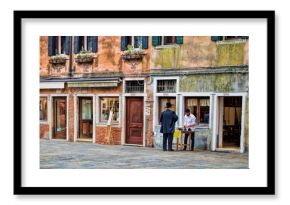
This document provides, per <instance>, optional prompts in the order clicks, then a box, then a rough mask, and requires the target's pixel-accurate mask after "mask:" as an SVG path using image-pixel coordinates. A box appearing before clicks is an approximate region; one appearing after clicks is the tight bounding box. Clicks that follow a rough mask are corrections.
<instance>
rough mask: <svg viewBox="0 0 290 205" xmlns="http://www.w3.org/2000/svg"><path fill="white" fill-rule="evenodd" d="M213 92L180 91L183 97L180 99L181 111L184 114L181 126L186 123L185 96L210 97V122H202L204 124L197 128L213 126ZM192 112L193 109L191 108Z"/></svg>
mask: <svg viewBox="0 0 290 205" xmlns="http://www.w3.org/2000/svg"><path fill="white" fill-rule="evenodd" d="M211 94H212V93H209V92H196V93H191V92H182V93H180V95H181V98H182V100H181V101H180V113H181V114H182V120H181V124H180V126H183V123H184V119H183V118H184V117H183V116H184V115H183V113H184V110H185V107H184V105H185V98H199V97H209V120H208V124H204V123H203V124H202V125H204V126H201V127H197V129H210V128H211V127H212V126H211V124H212V123H211V122H212V118H211V113H212V107H211V104H212V100H213V99H212V96H211ZM191 112H192V110H191Z"/></svg>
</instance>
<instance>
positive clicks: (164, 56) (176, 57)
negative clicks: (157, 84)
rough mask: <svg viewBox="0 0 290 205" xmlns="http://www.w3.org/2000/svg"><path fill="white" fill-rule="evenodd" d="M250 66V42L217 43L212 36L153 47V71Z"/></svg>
mask: <svg viewBox="0 0 290 205" xmlns="http://www.w3.org/2000/svg"><path fill="white" fill-rule="evenodd" d="M244 64H248V41H236V42H234V43H233V42H223V43H216V42H214V41H212V40H211V37H210V36H184V43H183V44H181V45H166V46H157V47H152V50H151V56H150V66H151V68H153V69H161V68H162V69H166V68H195V67H217V66H234V65H244Z"/></svg>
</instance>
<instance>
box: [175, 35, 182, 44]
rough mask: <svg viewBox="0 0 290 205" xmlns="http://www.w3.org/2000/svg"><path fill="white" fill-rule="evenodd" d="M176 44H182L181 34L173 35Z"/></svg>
mask: <svg viewBox="0 0 290 205" xmlns="http://www.w3.org/2000/svg"><path fill="white" fill-rule="evenodd" d="M175 43H176V44H183V36H175Z"/></svg>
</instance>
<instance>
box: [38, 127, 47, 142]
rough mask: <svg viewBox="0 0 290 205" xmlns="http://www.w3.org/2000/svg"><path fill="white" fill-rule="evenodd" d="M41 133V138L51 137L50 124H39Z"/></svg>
mask: <svg viewBox="0 0 290 205" xmlns="http://www.w3.org/2000/svg"><path fill="white" fill-rule="evenodd" d="M39 135H40V138H43V139H49V125H48V124H40V125H39Z"/></svg>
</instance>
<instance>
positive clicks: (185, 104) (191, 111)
mask: <svg viewBox="0 0 290 205" xmlns="http://www.w3.org/2000/svg"><path fill="white" fill-rule="evenodd" d="M189 99H197V114H196V115H194V116H195V117H196V124H197V125H198V126H201V127H210V113H211V106H210V105H211V97H210V96H184V101H183V107H184V112H185V109H186V108H188V107H187V101H188V100H189ZM200 99H208V100H209V106H208V115H209V118H208V123H204V122H202V123H201V122H200ZM190 113H192V114H194V113H193V110H192V109H190ZM183 116H184V113H183Z"/></svg>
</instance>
